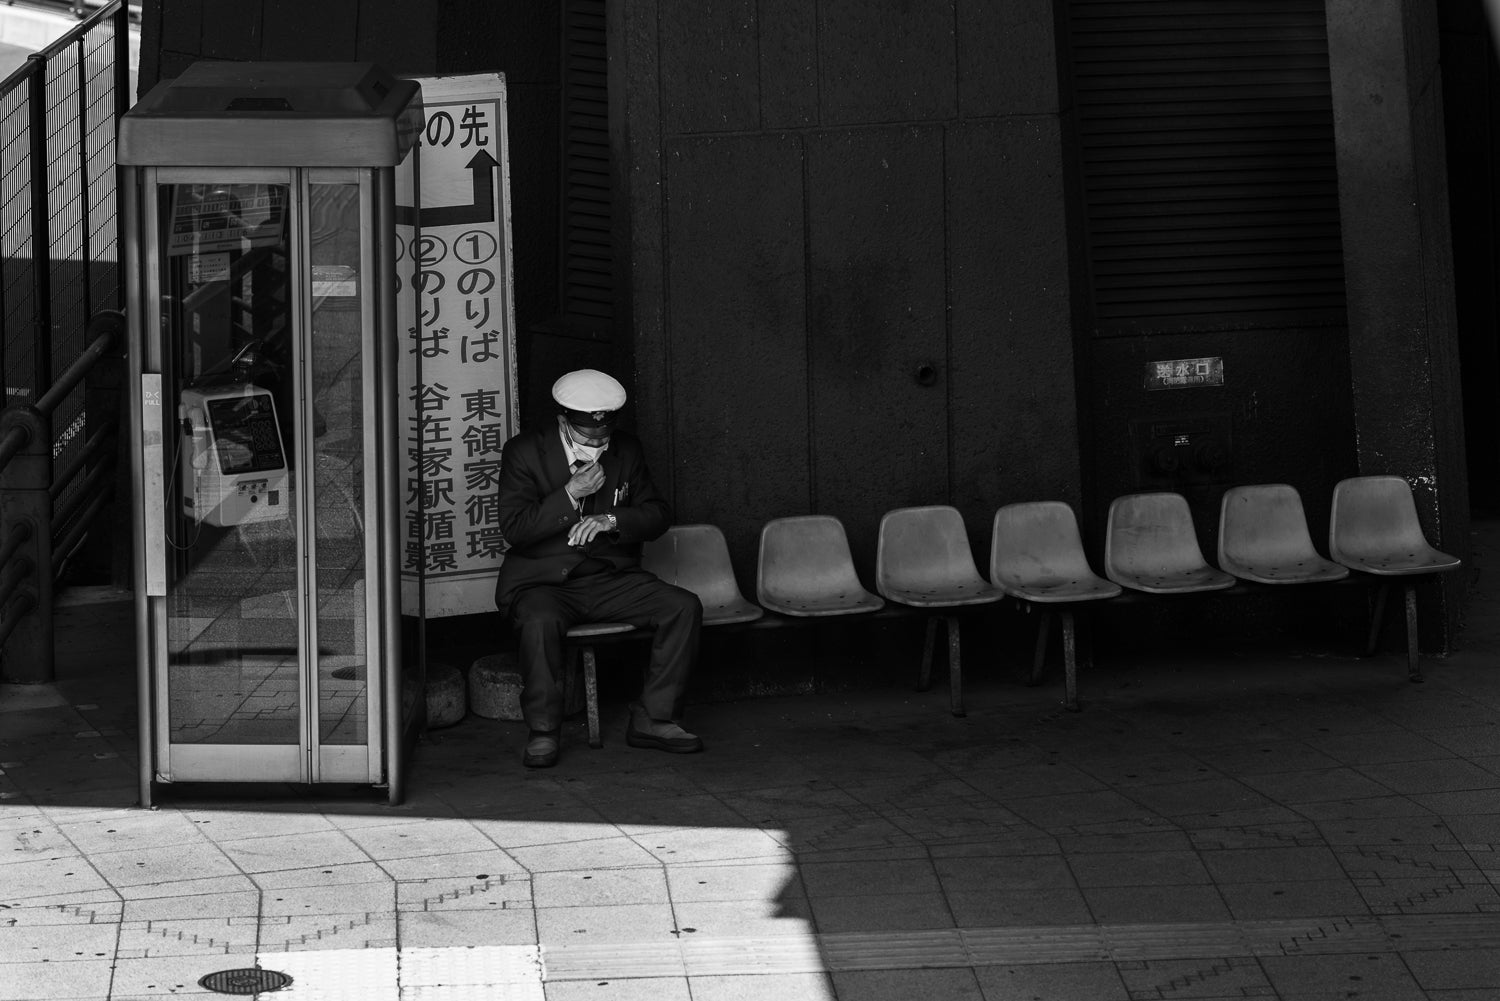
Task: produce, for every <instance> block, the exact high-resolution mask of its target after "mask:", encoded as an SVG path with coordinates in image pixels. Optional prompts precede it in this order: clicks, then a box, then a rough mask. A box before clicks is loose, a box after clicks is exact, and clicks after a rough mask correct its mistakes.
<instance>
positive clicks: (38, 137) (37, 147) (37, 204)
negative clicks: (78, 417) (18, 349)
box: [27, 54, 52, 396]
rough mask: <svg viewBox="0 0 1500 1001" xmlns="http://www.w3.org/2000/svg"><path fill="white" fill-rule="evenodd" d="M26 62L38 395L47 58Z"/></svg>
mask: <svg viewBox="0 0 1500 1001" xmlns="http://www.w3.org/2000/svg"><path fill="white" fill-rule="evenodd" d="M27 60H28V61H29V62H34V63H35V64H36V72H34V73H33V74H32V75H31V79H30V80H28V81H27V84H28V91H29V93H28V95H27V104H28V108H27V110H28V111H29V112H30V116H29V124H28V126H27V133H28V134H27V139H28V143H27V147H28V153H27V155H28V157H29V158H30V161H31V163H30V166H31V178H30V183H31V270H32V294H33V295H34V296H35V301H34V302H33V303H32V314H31V315H32V337H33V343H34V345H35V349H34V350H35V352H36V354H35V357H33V358H32V365H33V369H34V372H35V375H34V376H33V378H34V379H35V380H36V382H35V392H36V395H37V396H41V395H42V393H43V392H45V391H46V389H47V387H48V386H50V385H52V235H51V233H52V226H51V209H50V207H49V205H48V203H47V192H48V191H49V189H50V185H49V184H48V183H47V168H48V166H49V164H48V161H47V57H46V56H44V55H40V54H37V55H31V56H28V57H27Z"/></svg>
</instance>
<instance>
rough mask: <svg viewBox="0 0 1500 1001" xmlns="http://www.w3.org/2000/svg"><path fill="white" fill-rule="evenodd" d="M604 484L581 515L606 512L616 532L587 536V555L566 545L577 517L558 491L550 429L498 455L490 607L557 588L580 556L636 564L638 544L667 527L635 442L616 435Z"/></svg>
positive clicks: (563, 457)
mask: <svg viewBox="0 0 1500 1001" xmlns="http://www.w3.org/2000/svg"><path fill="white" fill-rule="evenodd" d="M600 462H601V463H602V464H603V468H604V485H603V486H602V487H600V488H599V490H598V492H597V493H595V494H594V495H593V497H591V498H589V499H588V500H589V501H591V502H592V504H591V506H589V507H587V508H586V510H585V513H586V514H606V513H612V514H614V516H615V518H616V519H618V521H619V529H618V531H616V532H613V533H609V534H600V535H598V536H595V537H594V541H593V542H591V543H590V544H589V546H588V548H587V550H586V551H585V550H583V549H578V548H576V547H574V546H570V545H568V530H569V529H570V528H572V527H573V526H574V525H575V524H577V523H578V522H579V521H580V520H581V519H582V517H583V515H582V514H580V513H579V512H578V511H577V510H576V509H575V508H574V507H573V501H572V499H571V498H570V497H569V496H568V493H567V491H566V490H564V489H563V488H564V487H565V486H566V485H567V483H568V480H569V478H571V477H572V475H573V474H572V471H571V470H570V469H569V468H568V453H567V450H566V449H564V448H563V444H562V439H561V438H560V437H559V434H558V429H557V425H556V424H551V425H548V426H547V427H545V428H542V429H539V430H533V431H522V432H521V433H520V434H518V435H516V436H515V437H514V438H512V439H511V440H510V441H508V442H506V444H505V451H504V453H503V454H502V456H501V458H500V530H501V532H502V533H503V534H504V535H505V541H506V542H507V543H508V544H509V546H510V548H509V549H508V550H507V551H506V553H505V559H504V561H503V562H502V563H501V564H500V575H499V577H498V578H497V579H496V581H495V605H496V607H497V608H499V609H500V611H501V613H502V614H507V615H508V614H509V612H510V603H511V601H513V600H514V599H515V596H516V594H517V593H518V592H519V591H520V590H521V589H522V588H526V587H532V586H535V585H538V584H561V583H563V582H564V581H566V580H567V579H568V576H569V574H571V573H572V571H573V569H574V568H575V567H577V566H578V564H580V563H582V562H583V560H584V559H585V557H598V558H600V559H604V560H608V561H609V562H610V563H613V564H614V565H615V568H616V569H617V570H631V569H634V568H636V567H639V566H640V563H641V543H642V542H646V541H649V540H651V539H655V538H657V537H659V536H660V535H661V534H662V533H664V532H665V531H666V530H667V528H668V526H670V525H671V524H672V509H671V506H670V505H669V504H668V503H667V500H666V498H665V497H663V496H662V495H661V494H660V493H659V492H658V491H657V489H656V484H655V483H653V482H652V480H651V473H650V472H649V471H648V470H647V469H646V458H645V455H644V453H643V452H642V451H641V443H640V440H639V439H637V438H636V437H635V436H634V435H632V434H630V433H629V432H627V431H616V432H615V433H614V434H613V435H612V436H611V437H610V442H609V448H607V449H605V451H604V455H603V456H602V457H601V458H600Z"/></svg>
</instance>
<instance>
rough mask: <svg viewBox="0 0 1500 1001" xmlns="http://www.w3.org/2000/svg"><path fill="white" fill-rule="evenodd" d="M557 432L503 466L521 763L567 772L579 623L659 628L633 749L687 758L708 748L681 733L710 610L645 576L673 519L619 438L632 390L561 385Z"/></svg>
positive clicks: (632, 729) (505, 570) (535, 436)
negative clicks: (563, 758) (564, 735)
mask: <svg viewBox="0 0 1500 1001" xmlns="http://www.w3.org/2000/svg"><path fill="white" fill-rule="evenodd" d="M552 398H553V399H554V400H556V401H557V405H558V406H559V408H561V411H562V412H561V413H559V414H558V416H557V424H556V426H555V427H554V426H549V427H546V428H544V429H541V430H535V431H523V432H521V433H520V434H518V435H516V436H515V437H514V438H512V439H511V440H510V441H508V442H507V443H506V445H505V452H504V455H503V456H502V457H501V462H500V528H501V531H502V532H503V533H504V535H505V540H506V542H507V543H509V545H510V548H509V550H507V551H506V554H505V562H504V563H503V564H502V565H501V567H500V576H499V578H498V580H497V581H496V583H495V605H496V606H497V607H498V608H499V609H500V614H501V615H502V616H504V617H506V618H507V619H509V620H510V623H511V626H512V628H514V629H515V630H516V632H517V634H518V636H519V640H520V659H521V674H522V690H521V711H522V713H523V715H524V716H525V718H526V724H527V726H529V727H530V728H531V735H530V737H529V738H528V739H527V742H526V754H525V756H524V757H523V758H522V763H523V764H525V765H526V766H527V767H528V768H550V767H551V766H552V765H555V764H556V763H557V755H558V743H559V740H558V738H559V730H560V728H561V724H562V715H563V672H564V669H565V666H566V665H565V661H564V656H565V647H564V636H565V634H566V633H567V631H568V628H569V627H570V626H573V625H577V624H578V623H580V622H606V621H608V622H628V623H630V624H632V625H636V626H650V627H653V628H654V629H655V630H656V634H655V638H654V641H653V643H652V647H651V662H650V665H649V666H648V668H647V672H646V682H645V685H644V687H643V688H642V690H641V697H640V701H638V702H634V703H632V704H631V706H630V725H629V727H628V728H627V730H626V732H625V741H626V743H628V744H629V745H630V746H632V747H650V748H655V749H657V750H662V751H673V752H676V753H679V754H685V753H690V752H693V751H701V750H703V742H702V741H701V740H699V739H698V738H697V737H696V736H694V735H693V734H691V733H688V732H686V731H685V730H683V729H682V727H681V726H679V725H678V724H677V723H676V719H677V717H678V714H679V713H680V711H681V701H682V696H683V692H684V690H685V689H686V687H687V680H688V675H689V673H690V672H691V671H692V668H693V663H694V661H695V660H696V659H697V656H698V636H699V632H700V630H701V629H702V625H703V606H702V604H701V603H700V602H699V601H698V596H697V595H695V594H693V593H692V592H691V591H686V590H684V589H682V588H679V587H674V586H673V585H671V584H667V583H665V582H664V581H662V580H661V579H660V578H658V577H657V576H656V575H655V574H653V573H651V572H650V571H649V570H644V569H642V568H641V543H642V542H646V541H649V540H651V539H655V538H657V537H658V536H660V535H661V534H662V533H663V532H665V531H666V530H667V528H668V526H669V525H670V524H671V521H672V509H671V507H670V506H669V505H668V503H667V500H666V498H665V497H663V496H662V495H661V494H660V493H658V492H657V489H656V485H655V484H654V483H653V482H652V481H651V474H650V472H649V471H648V470H647V469H646V460H645V456H644V455H643V453H642V451H641V443H640V441H639V440H637V439H636V437H635V436H634V435H632V434H629V433H628V432H625V431H619V430H616V429H615V419H616V417H617V416H618V414H619V410H620V408H621V407H622V406H624V405H625V387H624V386H622V385H620V383H619V382H617V381H616V380H615V379H613V378H611V377H610V376H608V375H606V374H604V373H603V372H596V371H594V370H593V369H581V370H579V371H576V372H569V373H568V374H567V375H564V376H563V377H562V378H561V379H558V380H557V382H556V383H555V384H554V385H553V386H552Z"/></svg>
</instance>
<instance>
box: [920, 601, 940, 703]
mask: <svg viewBox="0 0 1500 1001" xmlns="http://www.w3.org/2000/svg"><path fill="white" fill-rule="evenodd" d="M937 627H938V620H937V616H936V615H929V616H927V635H926V638H924V639H923V640H922V667H921V668H920V669H919V670H918V672H917V691H919V692H925V691H927V689H929V688H931V687H932V647H933V644H934V641H935V640H936V639H937Z"/></svg>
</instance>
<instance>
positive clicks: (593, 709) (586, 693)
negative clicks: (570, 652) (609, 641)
mask: <svg viewBox="0 0 1500 1001" xmlns="http://www.w3.org/2000/svg"><path fill="white" fill-rule="evenodd" d="M583 697H584V701H585V702H586V703H587V705H588V713H589V746H590V747H603V746H604V738H603V737H602V736H601V735H600V733H599V671H598V668H597V666H596V664H595V662H594V648H593V647H591V646H586V647H584V648H583Z"/></svg>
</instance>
